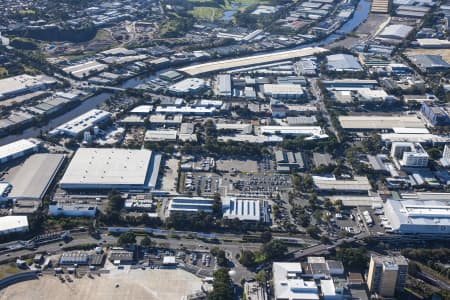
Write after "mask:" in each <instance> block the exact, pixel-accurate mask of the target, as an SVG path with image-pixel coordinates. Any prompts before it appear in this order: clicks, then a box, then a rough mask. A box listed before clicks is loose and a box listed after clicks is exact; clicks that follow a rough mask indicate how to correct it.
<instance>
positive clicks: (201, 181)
mask: <svg viewBox="0 0 450 300" xmlns="http://www.w3.org/2000/svg"><path fill="white" fill-rule="evenodd" d="M182 178H184V182H183V184H182V185H181V186H180V189H182V192H184V193H189V192H191V193H193V194H200V195H204V194H206V195H208V194H209V195H212V194H215V193H218V192H219V189H220V181H221V179H220V176H219V175H217V174H215V173H197V172H195V173H193V172H186V173H183V177H182Z"/></svg>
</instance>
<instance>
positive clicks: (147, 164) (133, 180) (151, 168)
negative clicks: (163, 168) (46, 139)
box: [60, 148, 161, 190]
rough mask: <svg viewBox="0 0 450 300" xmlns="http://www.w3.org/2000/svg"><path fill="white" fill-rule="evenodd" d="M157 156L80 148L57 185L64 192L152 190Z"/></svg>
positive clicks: (140, 151) (138, 152)
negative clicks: (82, 190)
mask: <svg viewBox="0 0 450 300" xmlns="http://www.w3.org/2000/svg"><path fill="white" fill-rule="evenodd" d="M160 160H161V157H160V155H155V154H154V153H153V152H152V151H150V150H144V149H143V150H130V149H112V148H111V149H108V148H106V149H105V148H98V149H97V148H80V149H78V150H77V152H76V153H75V155H74V157H73V158H72V161H71V162H70V164H69V167H68V168H67V170H66V173H65V174H64V177H63V178H62V179H61V182H60V185H61V187H62V188H67V189H110V188H116V189H122V190H123V189H125V190H130V189H131V190H132V189H145V190H148V189H152V188H154V186H155V184H156V180H157V177H158V171H159V166H160Z"/></svg>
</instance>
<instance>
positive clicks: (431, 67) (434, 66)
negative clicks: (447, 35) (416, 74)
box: [409, 54, 450, 73]
mask: <svg viewBox="0 0 450 300" xmlns="http://www.w3.org/2000/svg"><path fill="white" fill-rule="evenodd" d="M409 59H410V60H411V61H412V62H413V63H414V64H415V65H416V66H417V67H419V69H421V70H422V71H423V72H426V73H438V72H447V71H448V70H449V69H450V64H449V63H447V62H446V61H445V60H443V59H442V56H440V55H429V54H419V55H414V56H410V57H409Z"/></svg>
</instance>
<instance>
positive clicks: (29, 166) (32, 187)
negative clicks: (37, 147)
mask: <svg viewBox="0 0 450 300" xmlns="http://www.w3.org/2000/svg"><path fill="white" fill-rule="evenodd" d="M65 157H66V156H65V155H64V154H48V153H39V154H34V155H32V156H30V157H29V158H28V159H27V160H26V161H25V163H24V164H23V165H22V166H21V167H20V170H19V171H18V172H17V173H16V174H15V176H14V177H13V178H12V180H11V181H10V183H11V185H12V190H11V192H10V193H9V196H8V198H9V199H17V200H42V199H43V198H44V195H45V193H46V192H47V190H48V188H49V186H50V184H51V182H52V181H53V179H54V178H55V175H56V173H57V172H58V170H59V169H60V168H61V166H62V163H63V161H64V159H65Z"/></svg>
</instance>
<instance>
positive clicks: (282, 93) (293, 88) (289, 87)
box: [263, 83, 305, 100]
mask: <svg viewBox="0 0 450 300" xmlns="http://www.w3.org/2000/svg"><path fill="white" fill-rule="evenodd" d="M263 90H264V96H266V97H272V98H275V99H280V100H293V99H300V98H302V97H303V96H304V95H305V92H304V91H303V88H302V87H301V86H300V85H299V84H287V83H286V84H264V85H263Z"/></svg>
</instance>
